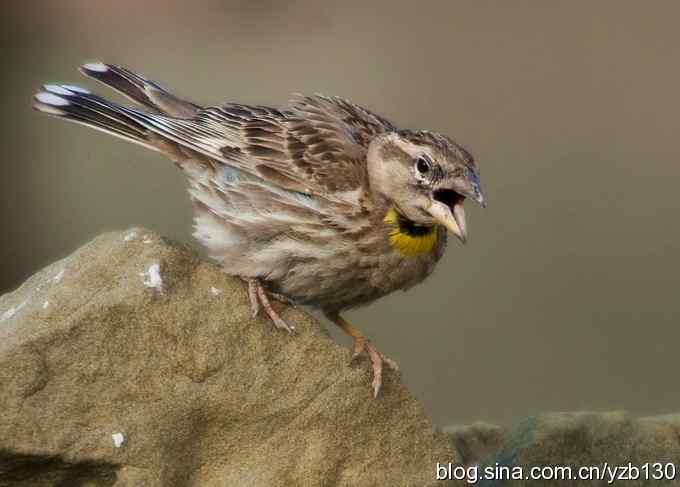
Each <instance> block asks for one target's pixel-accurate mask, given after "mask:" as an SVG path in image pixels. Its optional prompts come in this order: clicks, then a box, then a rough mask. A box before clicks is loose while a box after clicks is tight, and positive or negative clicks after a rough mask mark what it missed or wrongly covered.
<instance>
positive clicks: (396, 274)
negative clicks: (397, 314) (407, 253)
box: [267, 252, 436, 311]
mask: <svg viewBox="0 0 680 487" xmlns="http://www.w3.org/2000/svg"><path fill="white" fill-rule="evenodd" d="M435 263H436V260H435V259H434V258H432V257H431V256H426V257H425V258H422V257H404V256H400V255H397V254H395V253H392V252H388V253H386V254H382V255H371V256H353V258H351V257H349V256H347V255H337V256H335V257H331V258H327V259H324V260H319V261H304V262H298V263H295V264H294V265H292V266H291V267H290V269H289V270H288V272H286V274H285V275H284V276H283V277H282V278H280V279H276V280H271V281H267V282H268V284H269V285H270V286H271V287H272V288H273V289H274V290H276V291H277V292H280V293H282V294H284V295H286V296H289V297H291V298H292V299H293V300H295V301H297V302H299V303H301V304H307V305H311V306H314V307H319V308H321V309H323V310H326V311H341V310H343V309H347V308H354V307H357V306H362V305H366V304H369V303H371V302H373V301H375V300H376V299H378V298H381V297H382V296H385V295H387V294H390V293H392V292H393V291H396V290H406V289H408V288H410V287H412V286H414V285H416V284H419V283H420V282H422V281H423V280H424V279H425V278H426V277H427V276H428V275H429V274H430V273H431V272H432V270H433V269H434V265H435Z"/></svg>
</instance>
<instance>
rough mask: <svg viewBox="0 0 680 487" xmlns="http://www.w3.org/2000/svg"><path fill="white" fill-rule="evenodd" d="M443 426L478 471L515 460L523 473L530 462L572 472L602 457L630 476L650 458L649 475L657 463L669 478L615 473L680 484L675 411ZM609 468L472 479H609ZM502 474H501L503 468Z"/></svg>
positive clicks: (679, 427) (587, 482)
mask: <svg viewBox="0 0 680 487" xmlns="http://www.w3.org/2000/svg"><path fill="white" fill-rule="evenodd" d="M446 431H447V434H449V435H450V437H451V439H452V441H453V442H454V444H456V445H457V446H458V447H460V451H461V455H462V457H463V459H464V462H465V463H466V464H467V465H472V464H477V465H479V474H480V475H481V474H482V469H484V468H489V467H490V468H492V469H496V468H497V467H498V466H499V467H501V468H503V467H507V469H506V472H511V471H512V469H513V468H515V467H520V466H521V467H522V469H523V474H527V473H528V472H529V469H530V468H531V467H536V466H570V467H571V468H572V473H573V475H575V476H576V475H579V473H578V469H579V468H580V467H591V466H598V467H600V468H602V467H603V465H604V464H605V462H606V463H607V465H608V466H609V467H610V468H611V467H624V469H619V470H618V472H617V475H619V474H623V475H626V476H628V475H631V474H632V476H635V475H634V471H633V470H632V469H631V468H629V465H630V466H632V467H637V468H642V467H643V465H645V464H650V465H649V467H648V469H649V472H650V476H651V475H652V473H653V471H655V469H656V468H657V467H653V466H652V464H654V463H659V464H661V465H662V468H667V469H668V473H669V474H670V473H671V472H672V473H674V479H672V480H671V479H668V478H666V479H664V480H654V479H645V478H644V473H643V472H640V473H639V478H637V479H631V480H625V481H624V479H621V480H620V483H621V485H630V486H643V485H644V486H647V485H648V486H661V485H680V414H673V415H666V416H654V417H643V418H632V417H630V416H629V415H627V414H625V413H623V412H608V413H594V412H580V413H549V414H541V415H538V416H534V417H530V418H527V419H525V420H524V421H521V422H520V423H519V424H517V425H516V426H515V427H514V428H512V429H511V430H509V431H508V432H507V433H503V430H502V429H500V428H497V427H493V426H489V425H478V426H473V427H467V428H462V427H461V428H447V429H446ZM502 433H503V434H502ZM489 452H491V453H490V454H489ZM668 464H672V466H670V467H669V466H667V465H668ZM499 471H500V470H499ZM515 471H519V470H515ZM611 474H612V471H611V470H610V471H609V473H607V472H604V475H605V477H604V479H603V480H600V481H596V480H591V479H580V480H579V479H573V480H570V481H564V480H563V481H559V480H553V481H548V480H527V479H524V480H511V481H509V482H508V481H503V480H501V479H499V478H490V479H483V480H482V481H480V482H479V483H478V484H477V485H480V486H486V487H491V486H493V487H499V486H506V485H512V486H513V487H514V486H517V487H522V486H532V487H534V486H552V485H573V486H592V485H610V484H611V482H609V481H608V479H609V476H608V475H611ZM494 475H496V476H497V474H494ZM503 475H506V477H507V473H503ZM663 475H666V474H663ZM617 484H618V482H615V485H617Z"/></svg>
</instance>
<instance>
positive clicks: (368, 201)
mask: <svg viewBox="0 0 680 487" xmlns="http://www.w3.org/2000/svg"><path fill="white" fill-rule="evenodd" d="M81 72H82V73H84V74H85V75H87V76H89V77H91V78H94V79H96V80H98V81H101V82H102V83H104V84H106V85H108V86H110V87H112V88H114V89H116V90H117V91H119V92H120V93H122V94H124V95H126V96H127V97H128V98H130V99H132V100H133V101H135V102H137V103H139V104H141V105H143V106H144V107H145V109H146V111H142V110H138V109H133V108H129V107H124V106H121V105H117V104H115V103H112V102H109V101H107V100H104V99H103V98H100V97H98V96H96V95H93V94H91V93H90V92H89V91H87V90H84V89H82V88H78V87H75V86H70V85H45V86H44V87H43V90H42V91H41V92H39V93H38V94H36V96H35V103H34V107H35V108H36V109H38V110H40V111H43V112H45V113H48V114H50V115H54V116H57V117H60V118H64V119H66V120H70V121H73V122H77V123H81V124H84V125H88V126H90V127H93V128H96V129H98V130H102V131H105V132H108V133H110V134H112V135H115V136H117V137H120V138H123V139H125V140H128V141H130V142H134V143H136V144H139V145H142V146H144V147H147V148H149V149H152V150H155V151H158V152H161V153H163V154H165V155H167V156H168V157H170V158H171V159H172V160H173V161H174V162H175V163H176V164H177V165H178V166H179V167H180V168H181V169H182V170H183V171H184V172H185V174H186V175H187V177H188V180H189V193H190V195H191V199H192V202H193V205H194V209H195V216H194V225H195V233H194V236H195V237H196V238H197V239H198V240H199V241H200V242H201V243H202V244H203V245H205V247H206V248H207V249H208V252H209V255H210V256H211V257H212V258H214V259H215V260H217V261H218V262H220V263H221V264H222V266H223V268H224V270H225V272H227V273H229V274H232V275H236V276H239V277H241V278H242V279H244V280H245V281H246V282H247V283H248V292H249V296H250V300H251V306H252V310H253V314H257V313H258V311H259V309H260V307H263V308H264V310H265V312H266V313H267V315H268V316H269V317H270V318H271V319H272V321H273V322H274V324H275V325H276V326H277V327H279V328H282V329H286V330H287V331H289V332H292V330H293V327H291V326H289V325H288V324H287V323H286V322H285V321H284V320H282V319H281V317H280V316H279V315H278V314H277V313H276V311H275V310H274V309H273V308H272V306H271V303H270V301H269V297H272V296H274V297H277V298H279V299H283V300H287V301H291V302H294V303H300V304H306V305H311V306H315V307H318V308H320V309H321V310H323V312H324V313H325V314H326V315H327V316H328V317H329V318H330V319H331V320H332V321H333V322H335V323H336V324H337V325H338V326H340V327H341V328H342V329H343V330H344V331H345V332H346V333H348V334H349V335H350V336H352V337H353V338H354V343H355V349H354V352H355V354H354V357H356V356H358V355H360V354H361V353H363V352H367V353H368V355H369V358H370V359H371V362H372V364H373V372H374V379H373V391H374V394H375V395H377V394H378V391H379V389H380V385H381V376H382V365H383V363H386V364H387V365H388V366H390V367H396V364H394V362H392V361H391V360H389V359H387V358H386V357H384V356H383V355H381V354H380V353H379V352H378V351H377V350H376V349H375V348H374V347H373V345H372V344H370V343H369V342H368V341H367V340H366V339H365V337H363V335H361V333H360V332H359V331H358V330H356V329H355V328H353V327H352V326H351V325H350V324H349V323H348V322H346V321H345V320H344V319H343V318H342V317H341V316H340V313H341V312H342V311H344V310H346V309H348V308H352V307H356V306H361V305H364V304H368V303H370V302H372V301H374V300H376V299H378V298H380V297H381V296H384V295H386V294H389V293H391V292H393V291H395V290H399V289H401V290H405V289H408V288H410V287H412V286H414V285H416V284H418V283H420V282H422V281H423V280H424V279H425V278H426V277H427V276H428V275H429V274H430V273H431V272H432V270H433V269H434V266H435V264H436V263H437V261H438V260H439V259H440V257H441V256H442V254H443V251H444V247H445V245H446V229H447V228H448V229H449V230H451V231H452V232H453V233H455V234H456V235H457V236H458V237H459V238H460V239H461V240H463V241H465V238H466V235H467V230H466V222H465V215H464V211H463V200H464V199H465V198H466V197H467V198H471V199H473V200H475V201H477V202H478V203H480V204H483V199H482V195H481V190H480V187H479V178H478V172H477V168H476V165H475V163H474V160H473V158H472V156H470V154H469V153H468V152H466V151H465V150H464V149H463V148H462V147H460V146H458V145H457V144H456V143H454V142H453V141H452V140H451V139H449V138H447V137H445V136H443V135H440V134H435V133H432V132H427V131H410V130H399V129H397V128H396V127H395V126H394V125H392V124H391V123H390V122H389V121H387V120H385V119H384V118H382V117H380V116H378V115H375V114H373V113H371V112H370V111H368V110H366V109H364V108H362V107H360V106H358V105H355V104H353V103H350V102H349V101H347V100H343V99H341V98H337V97H325V96H321V95H315V96H302V95H296V96H295V97H294V98H293V100H292V101H291V102H290V103H289V105H288V106H287V107H286V108H283V109H275V108H269V107H264V106H247V105H240V104H235V103H228V104H225V105H221V106H214V107H208V108H202V107H200V106H199V105H196V104H194V103H191V102H188V101H185V100H181V99H179V98H177V97H175V96H174V95H171V94H170V93H168V92H167V91H165V90H164V89H163V88H161V87H160V86H159V85H157V84H156V83H154V82H152V81H149V80H147V79H145V78H143V77H141V76H139V75H137V74H134V73H132V72H131V71H129V70H127V69H125V68H122V67H120V66H113V65H108V64H102V63H92V64H86V65H84V66H83V67H82V68H81Z"/></svg>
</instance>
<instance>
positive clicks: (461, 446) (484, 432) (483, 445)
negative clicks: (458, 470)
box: [442, 422, 506, 465]
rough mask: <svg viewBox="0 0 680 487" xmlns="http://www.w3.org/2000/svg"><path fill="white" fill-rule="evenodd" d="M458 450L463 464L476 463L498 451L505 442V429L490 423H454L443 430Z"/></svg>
mask: <svg viewBox="0 0 680 487" xmlns="http://www.w3.org/2000/svg"><path fill="white" fill-rule="evenodd" d="M442 431H443V432H444V434H446V435H448V436H449V438H450V439H451V441H452V442H453V445H454V446H455V448H456V451H458V453H459V456H460V459H461V463H462V464H463V465H474V464H477V463H480V462H481V461H483V460H485V459H488V458H489V457H490V456H491V455H492V454H493V453H495V452H497V451H498V449H499V448H500V446H501V444H502V442H503V435H504V434H505V433H506V431H505V429H504V428H502V427H500V426H496V425H493V424H489V423H482V422H478V423H474V424H472V425H465V426H463V425H461V426H459V425H452V426H447V427H445V428H444V429H443V430H442Z"/></svg>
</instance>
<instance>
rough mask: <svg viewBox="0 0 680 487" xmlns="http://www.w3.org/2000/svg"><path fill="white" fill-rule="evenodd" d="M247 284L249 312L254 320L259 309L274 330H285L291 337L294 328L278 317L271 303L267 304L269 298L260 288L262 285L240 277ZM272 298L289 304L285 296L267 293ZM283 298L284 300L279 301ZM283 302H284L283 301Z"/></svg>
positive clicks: (262, 288)
mask: <svg viewBox="0 0 680 487" xmlns="http://www.w3.org/2000/svg"><path fill="white" fill-rule="evenodd" d="M241 279H243V280H244V281H245V282H246V283H247V284H248V298H249V299H250V312H251V314H252V315H253V318H255V317H256V316H257V315H258V314H259V313H260V309H264V312H265V313H266V314H267V316H268V317H269V319H270V320H272V323H274V326H275V327H276V328H279V329H282V330H286V331H287V332H288V333H290V334H291V335H292V334H293V333H295V327H294V326H292V325H289V324H288V323H286V321H285V320H284V319H283V318H281V316H279V314H278V313H277V312H276V311H275V310H274V308H273V307H272V305H271V303H270V302H269V297H268V296H267V292H268V291H267V290H266V289H265V288H264V287H263V286H262V283H261V282H260V281H259V280H257V279H253V278H250V277H241ZM269 294H270V295H272V297H275V298H276V299H278V300H279V301H284V299H285V300H286V301H287V302H291V301H290V300H289V299H288V298H286V297H285V296H282V295H280V294H275V293H269ZM281 298H284V299H281ZM284 302H285V301H284Z"/></svg>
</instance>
